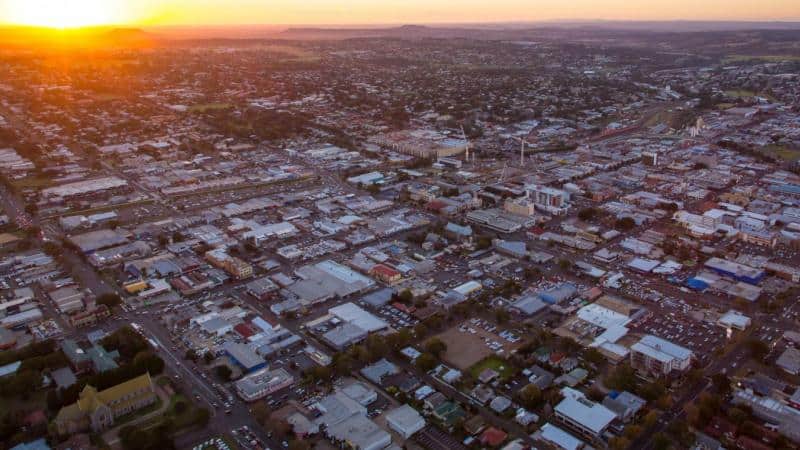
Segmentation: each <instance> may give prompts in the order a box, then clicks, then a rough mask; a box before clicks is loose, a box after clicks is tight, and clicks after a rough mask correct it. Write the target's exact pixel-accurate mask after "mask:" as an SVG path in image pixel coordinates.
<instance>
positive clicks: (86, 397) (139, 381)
mask: <svg viewBox="0 0 800 450" xmlns="http://www.w3.org/2000/svg"><path fill="white" fill-rule="evenodd" d="M156 399H157V396H156V391H155V387H154V385H153V380H152V379H150V374H149V373H145V374H144V375H140V376H138V377H136V378H133V379H131V380H128V381H125V382H123V383H120V384H118V385H116V386H112V387H110V388H108V389H105V390H102V391H98V390H97V389H95V388H93V387H92V386H89V385H87V386H86V387H85V388H83V390H82V391H81V393H80V395H79V397H78V401H76V402H75V403H73V404H71V405H68V406H65V407H63V408H61V410H59V411H58V415H57V416H56V419H55V424H56V429H57V430H58V432H59V434H62V435H65V434H73V433H78V432H82V431H87V430H91V431H93V432H99V431H102V430H106V429H108V428H109V427H111V426H112V425H114V420H115V419H117V418H119V417H121V416H124V415H126V414H130V413H132V412H134V411H137V410H139V409H142V408H144V407H146V406H149V405H152V404H153V403H155V402H156Z"/></svg>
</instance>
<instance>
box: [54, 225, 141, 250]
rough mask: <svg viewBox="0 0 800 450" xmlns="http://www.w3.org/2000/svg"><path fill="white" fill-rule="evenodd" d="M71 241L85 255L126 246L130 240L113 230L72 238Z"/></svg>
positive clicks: (93, 232) (91, 232) (98, 231)
mask: <svg viewBox="0 0 800 450" xmlns="http://www.w3.org/2000/svg"><path fill="white" fill-rule="evenodd" d="M69 241H70V242H71V243H73V244H74V245H76V246H77V247H78V248H79V249H80V250H81V251H82V252H83V253H92V252H94V251H96V250H100V249H103V248H109V247H114V246H117V245H122V244H126V243H127V242H128V239H127V238H126V237H125V236H123V235H121V234H119V233H117V232H116V231H113V230H97V231H90V232H88V233H84V234H78V235H76V236H70V238H69Z"/></svg>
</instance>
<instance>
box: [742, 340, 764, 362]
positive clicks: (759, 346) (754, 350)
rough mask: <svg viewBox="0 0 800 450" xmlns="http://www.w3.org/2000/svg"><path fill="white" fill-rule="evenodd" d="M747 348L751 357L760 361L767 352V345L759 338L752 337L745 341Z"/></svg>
mask: <svg viewBox="0 0 800 450" xmlns="http://www.w3.org/2000/svg"><path fill="white" fill-rule="evenodd" d="M747 350H748V351H749V352H750V356H751V357H752V358H753V359H755V360H758V361H761V360H763V359H764V358H765V357H766V356H767V354H768V353H769V345H768V344H767V343H766V342H764V341H762V340H760V339H755V338H752V339H750V340H748V341H747Z"/></svg>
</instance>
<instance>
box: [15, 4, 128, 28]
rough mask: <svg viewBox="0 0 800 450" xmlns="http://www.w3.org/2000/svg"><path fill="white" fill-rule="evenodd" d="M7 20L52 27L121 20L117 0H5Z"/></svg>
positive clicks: (101, 23)
mask: <svg viewBox="0 0 800 450" xmlns="http://www.w3.org/2000/svg"><path fill="white" fill-rule="evenodd" d="M7 1H8V3H9V4H8V5H7V8H8V14H9V19H11V20H10V21H11V22H14V23H17V24H20V25H33V26H43V27H52V28H78V27H85V26H93V25H110V24H114V23H118V22H120V21H123V20H124V19H125V17H122V11H121V9H122V8H121V4H120V1H119V0H7Z"/></svg>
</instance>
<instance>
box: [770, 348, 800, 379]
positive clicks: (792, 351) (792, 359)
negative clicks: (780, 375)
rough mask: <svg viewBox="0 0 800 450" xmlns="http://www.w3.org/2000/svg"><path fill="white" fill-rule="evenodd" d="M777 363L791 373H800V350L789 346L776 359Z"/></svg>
mask: <svg viewBox="0 0 800 450" xmlns="http://www.w3.org/2000/svg"><path fill="white" fill-rule="evenodd" d="M775 365H776V366H778V367H780V368H781V369H783V370H784V371H786V372H787V373H789V374H791V375H800V350H798V349H796V348H792V347H789V348H787V349H786V350H784V351H783V353H781V356H779V357H778V359H777V360H776V361H775Z"/></svg>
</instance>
